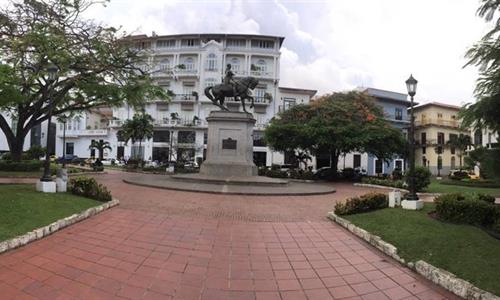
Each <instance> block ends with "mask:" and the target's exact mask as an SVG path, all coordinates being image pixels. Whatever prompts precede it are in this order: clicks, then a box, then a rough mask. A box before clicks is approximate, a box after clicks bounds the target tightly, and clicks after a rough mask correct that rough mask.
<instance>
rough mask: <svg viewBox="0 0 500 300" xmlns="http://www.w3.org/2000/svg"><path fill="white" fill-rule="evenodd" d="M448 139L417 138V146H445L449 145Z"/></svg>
mask: <svg viewBox="0 0 500 300" xmlns="http://www.w3.org/2000/svg"><path fill="white" fill-rule="evenodd" d="M447 143H448V141H446V140H442V141H441V140H438V139H426V140H425V141H423V142H422V141H421V140H415V145H417V146H444V145H447Z"/></svg>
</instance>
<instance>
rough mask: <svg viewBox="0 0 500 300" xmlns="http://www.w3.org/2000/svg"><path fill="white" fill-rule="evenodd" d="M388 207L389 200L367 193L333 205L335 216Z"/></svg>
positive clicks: (382, 195) (383, 195)
mask: <svg viewBox="0 0 500 300" xmlns="http://www.w3.org/2000/svg"><path fill="white" fill-rule="evenodd" d="M388 206H389V198H388V197H387V195H386V194H382V193H368V194H365V195H362V196H359V197H353V198H349V199H347V200H346V201H345V202H344V203H342V202H338V203H337V204H335V209H334V211H335V214H337V215H339V216H341V215H352V214H358V213H364V212H368V211H372V210H376V209H382V208H386V207H388Z"/></svg>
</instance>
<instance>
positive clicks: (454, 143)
mask: <svg viewBox="0 0 500 300" xmlns="http://www.w3.org/2000/svg"><path fill="white" fill-rule="evenodd" d="M447 144H448V145H449V146H450V147H453V148H455V150H458V153H457V155H458V158H459V160H460V170H461V169H462V156H463V155H464V153H465V150H467V147H468V146H469V145H471V139H470V136H468V135H466V134H462V133H461V134H460V135H450V140H449V141H448V143H447Z"/></svg>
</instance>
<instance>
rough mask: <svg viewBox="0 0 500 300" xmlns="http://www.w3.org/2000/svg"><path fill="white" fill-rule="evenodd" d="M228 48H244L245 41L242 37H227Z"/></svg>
mask: <svg viewBox="0 0 500 300" xmlns="http://www.w3.org/2000/svg"><path fill="white" fill-rule="evenodd" d="M226 46H227V47H228V48H246V46H247V41H245V40H243V39H228V40H227V42H226Z"/></svg>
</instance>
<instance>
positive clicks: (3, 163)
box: [0, 160, 43, 172]
mask: <svg viewBox="0 0 500 300" xmlns="http://www.w3.org/2000/svg"><path fill="white" fill-rule="evenodd" d="M42 166H43V161H40V160H21V161H11V160H0V171H16V172H32V171H40V168H41V167H42Z"/></svg>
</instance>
